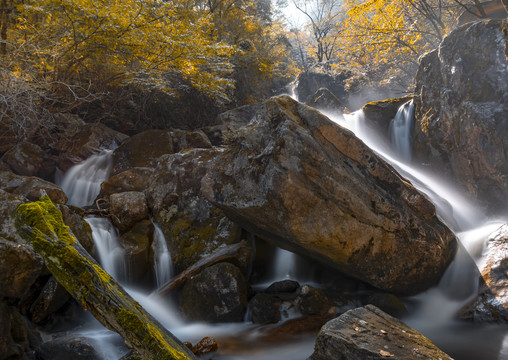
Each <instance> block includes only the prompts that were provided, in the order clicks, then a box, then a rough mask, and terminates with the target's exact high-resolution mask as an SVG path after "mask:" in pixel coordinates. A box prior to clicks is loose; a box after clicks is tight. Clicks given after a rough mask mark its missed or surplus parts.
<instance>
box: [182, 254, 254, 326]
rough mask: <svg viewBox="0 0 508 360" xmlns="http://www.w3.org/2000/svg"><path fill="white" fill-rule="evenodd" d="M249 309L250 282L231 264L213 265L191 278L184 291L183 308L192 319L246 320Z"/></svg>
mask: <svg viewBox="0 0 508 360" xmlns="http://www.w3.org/2000/svg"><path fill="white" fill-rule="evenodd" d="M246 308H247V281H246V280H245V277H244V275H243V274H242V272H241V270H240V269H239V268H237V267H236V266H234V265H232V264H230V263H219V264H216V265H213V266H210V267H208V268H206V269H204V270H203V271H201V272H200V273H199V274H197V275H195V276H193V277H192V278H191V279H190V280H188V281H187V282H186V283H185V285H184V287H183V289H182V292H181V294H180V309H181V310H182V313H183V314H184V315H185V316H186V317H187V318H188V319H190V320H195V321H208V322H240V321H243V318H244V315H245V310H246Z"/></svg>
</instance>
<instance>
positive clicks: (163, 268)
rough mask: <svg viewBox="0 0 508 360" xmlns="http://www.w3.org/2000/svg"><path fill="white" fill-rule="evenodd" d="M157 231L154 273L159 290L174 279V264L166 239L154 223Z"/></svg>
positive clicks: (154, 235)
mask: <svg viewBox="0 0 508 360" xmlns="http://www.w3.org/2000/svg"><path fill="white" fill-rule="evenodd" d="M153 225H154V228H155V231H154V234H153V253H154V256H153V257H154V259H153V260H154V273H155V280H156V282H157V288H160V287H161V286H162V285H164V284H165V283H167V282H168V281H169V280H171V278H172V277H173V263H172V262H171V254H170V253H169V250H168V245H167V244H166V238H165V237H164V234H163V233H162V230H161V228H160V226H159V225H157V224H156V223H153Z"/></svg>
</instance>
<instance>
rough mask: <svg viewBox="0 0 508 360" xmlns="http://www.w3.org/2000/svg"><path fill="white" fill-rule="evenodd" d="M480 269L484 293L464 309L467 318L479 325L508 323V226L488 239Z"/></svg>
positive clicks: (479, 294) (481, 289) (501, 228)
mask: <svg viewBox="0 0 508 360" xmlns="http://www.w3.org/2000/svg"><path fill="white" fill-rule="evenodd" d="M484 253H485V255H484V257H483V258H482V263H481V264H480V266H479V270H480V273H481V278H480V290H479V293H478V296H477V297H476V299H475V300H474V301H473V302H472V303H471V304H470V305H468V306H467V307H466V309H464V314H463V316H462V317H463V318H467V319H468V320H473V321H476V322H504V323H506V322H508V277H507V276H506V274H507V273H508V224H504V225H503V226H501V227H500V228H499V229H498V230H496V231H495V232H494V233H493V234H491V235H490V236H489V238H488V239H487V245H486V250H485V251H484Z"/></svg>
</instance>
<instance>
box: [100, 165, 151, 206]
mask: <svg viewBox="0 0 508 360" xmlns="http://www.w3.org/2000/svg"><path fill="white" fill-rule="evenodd" d="M153 173H154V169H152V168H147V167H135V168H132V169H129V170H126V171H123V172H121V173H119V174H117V175H113V176H111V177H110V178H109V179H108V180H106V181H104V182H103V183H102V184H101V192H100V193H99V196H98V198H102V199H104V198H108V197H109V195H111V194H116V193H121V192H126V191H141V192H143V191H144V190H145V189H146V186H147V184H148V181H149V180H150V177H151V176H153Z"/></svg>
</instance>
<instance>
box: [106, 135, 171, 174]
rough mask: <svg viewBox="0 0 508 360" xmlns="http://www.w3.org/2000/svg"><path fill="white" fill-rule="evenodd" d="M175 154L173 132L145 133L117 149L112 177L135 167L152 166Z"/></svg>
mask: <svg viewBox="0 0 508 360" xmlns="http://www.w3.org/2000/svg"><path fill="white" fill-rule="evenodd" d="M174 152H175V151H174V147H173V141H172V138H171V131H169V130H146V131H143V132H142V133H139V134H136V135H134V136H132V137H131V138H129V139H128V140H126V141H125V142H124V143H122V144H121V145H120V146H119V147H118V148H117V149H115V151H114V152H113V171H112V175H115V174H118V173H121V172H122V171H125V170H128V169H130V168H133V167H146V166H150V164H151V162H152V161H153V160H155V159H157V158H159V157H161V156H162V155H164V154H172V153H174Z"/></svg>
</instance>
